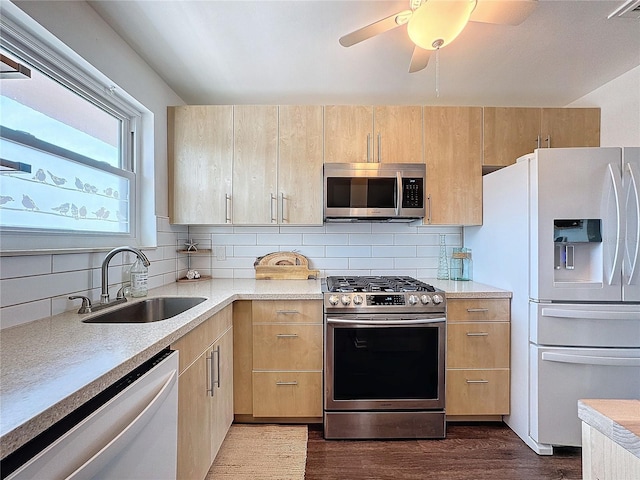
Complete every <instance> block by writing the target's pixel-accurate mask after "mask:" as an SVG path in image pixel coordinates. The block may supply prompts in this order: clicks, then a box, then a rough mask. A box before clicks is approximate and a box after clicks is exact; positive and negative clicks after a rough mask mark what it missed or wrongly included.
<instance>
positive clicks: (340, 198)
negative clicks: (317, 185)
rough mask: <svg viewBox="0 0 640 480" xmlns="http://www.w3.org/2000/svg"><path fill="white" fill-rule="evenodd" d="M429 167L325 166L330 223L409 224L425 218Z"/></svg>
mask: <svg viewBox="0 0 640 480" xmlns="http://www.w3.org/2000/svg"><path fill="white" fill-rule="evenodd" d="M425 181H426V167H425V165H424V164H420V163H326V164H325V165H324V219H325V221H327V222H332V221H334V222H337V221H342V222H355V221H390V222H410V221H413V220H417V219H420V218H423V217H424V216H425V210H426V209H425V201H424V191H425Z"/></svg>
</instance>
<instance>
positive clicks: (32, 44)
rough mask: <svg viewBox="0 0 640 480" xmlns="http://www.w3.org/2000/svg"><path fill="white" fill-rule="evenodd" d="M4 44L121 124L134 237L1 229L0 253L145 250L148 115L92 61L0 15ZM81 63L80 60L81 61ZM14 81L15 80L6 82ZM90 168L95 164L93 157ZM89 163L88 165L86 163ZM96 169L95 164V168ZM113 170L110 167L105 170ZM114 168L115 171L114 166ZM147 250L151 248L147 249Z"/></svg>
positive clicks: (123, 166)
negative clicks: (97, 71) (128, 247)
mask: <svg viewBox="0 0 640 480" xmlns="http://www.w3.org/2000/svg"><path fill="white" fill-rule="evenodd" d="M0 43H1V45H2V47H3V48H4V49H5V50H6V51H7V52H9V53H11V54H12V55H15V56H16V57H18V58H20V59H23V61H25V62H26V63H28V64H30V65H29V66H30V67H31V66H32V67H35V68H36V69H37V70H40V71H41V72H42V73H44V74H45V75H47V76H49V77H51V78H52V79H53V80H55V81H57V82H59V83H61V84H62V85H64V86H65V87H67V88H69V89H70V90H71V91H72V92H74V93H76V94H78V95H80V96H81V97H82V98H84V99H85V100H86V101H89V102H91V103H92V104H94V105H96V106H97V107H99V108H101V109H102V110H104V111H106V112H107V113H109V114H110V115H113V116H114V117H115V118H117V119H118V120H120V121H121V131H120V138H121V148H120V155H121V159H120V170H121V171H124V172H129V173H130V174H131V177H132V178H131V179H130V182H131V189H130V205H131V206H130V212H129V226H130V229H129V233H108V234H105V233H98V232H85V231H76V230H49V229H24V228H11V227H2V226H0V255H11V254H28V253H46V252H57V251H76V250H104V249H107V248H112V247H115V246H119V245H123V244H128V245H135V246H138V247H143V246H145V245H143V244H142V241H141V239H142V228H143V226H142V223H143V219H142V215H141V203H142V202H141V200H142V195H141V193H142V192H141V188H142V182H141V178H142V175H141V174H140V169H141V158H142V157H141V151H142V145H141V142H142V135H138V133H139V132H141V129H142V121H143V115H144V112H143V111H141V109H140V108H139V107H138V106H137V105H135V103H134V102H131V101H128V99H127V98H126V97H128V95H126V93H124V94H123V92H122V91H120V90H119V89H118V87H116V86H115V85H114V84H112V83H110V82H109V81H108V79H106V80H107V81H106V82H105V78H104V76H102V75H101V74H100V75H93V74H92V72H90V70H95V69H94V68H93V67H91V66H90V65H88V63H86V62H84V63H85V65H83V64H82V63H83V61H78V60H74V59H72V58H71V56H70V55H67V54H65V52H64V51H63V50H64V49H63V48H60V47H58V46H56V45H53V44H50V43H49V42H46V43H45V41H44V40H43V39H41V38H39V37H38V36H36V34H35V32H32V31H30V29H29V28H28V27H24V26H20V25H18V24H17V23H15V22H13V21H12V20H11V19H10V18H8V17H7V16H2V17H0ZM80 60H81V59H80ZM100 77H102V78H100ZM1 81H15V80H1ZM87 160H89V162H88V163H87V164H90V159H87ZM83 163H84V162H83ZM93 166H95V165H93ZM100 168H101V169H103V170H105V171H106V172H109V168H104V167H102V166H101V167H100ZM111 168H115V167H111ZM147 246H148V245H147Z"/></svg>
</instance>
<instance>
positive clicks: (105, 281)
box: [100, 246, 151, 305]
mask: <svg viewBox="0 0 640 480" xmlns="http://www.w3.org/2000/svg"><path fill="white" fill-rule="evenodd" d="M120 252H132V253H135V254H136V255H137V256H138V258H139V259H140V260H142V263H143V264H144V266H145V267H148V266H149V265H151V262H149V259H148V258H147V257H146V255H145V254H144V253H142V251H140V250H138V249H137V248H135V247H127V246H124V247H117V248H114V249H113V250H111V251H110V252H109V253H107V256H106V257H104V260H103V261H102V294H101V295H100V303H101V304H103V305H106V304H108V303H109V262H110V261H111V259H112V258H113V256H114V255H115V254H117V253H120ZM122 298H123V299H124V295H123V297H122ZM116 300H121V299H118V298H117V299H116ZM123 301H126V299H124V300H123ZM114 303H115V302H114Z"/></svg>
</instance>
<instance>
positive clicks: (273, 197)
mask: <svg viewBox="0 0 640 480" xmlns="http://www.w3.org/2000/svg"><path fill="white" fill-rule="evenodd" d="M270 195H271V200H270V203H271V204H270V205H269V208H270V210H271V223H278V216H277V215H278V214H277V210H278V199H277V198H276V196H275V195H274V194H273V193H271V194H270ZM273 202H275V203H276V215H275V216H274V215H273Z"/></svg>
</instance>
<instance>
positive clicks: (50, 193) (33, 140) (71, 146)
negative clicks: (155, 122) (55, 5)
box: [0, 21, 141, 250]
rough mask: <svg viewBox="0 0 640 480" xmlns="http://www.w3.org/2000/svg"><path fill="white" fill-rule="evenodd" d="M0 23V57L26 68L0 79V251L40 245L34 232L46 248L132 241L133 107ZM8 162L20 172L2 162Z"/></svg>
mask: <svg viewBox="0 0 640 480" xmlns="http://www.w3.org/2000/svg"><path fill="white" fill-rule="evenodd" d="M2 27H3V31H2V38H1V43H0V54H2V55H3V56H4V57H6V58H9V59H10V60H13V61H16V62H18V63H20V64H23V65H26V66H27V67H28V68H29V69H30V71H31V76H30V77H24V78H2V79H0V158H1V160H2V165H3V166H2V170H1V172H0V233H1V234H2V249H3V250H7V249H8V250H20V249H21V248H20V247H22V248H24V249H29V248H34V247H36V248H47V246H46V245H42V244H39V243H38V238H40V239H44V238H47V239H51V238H55V239H56V241H55V242H53V243H50V242H49V241H48V240H47V245H49V244H50V245H53V247H49V248H60V247H62V248H64V247H67V248H76V247H99V246H109V244H110V243H111V244H123V243H136V242H135V241H134V240H135V237H136V233H137V228H136V222H135V220H136V212H137V209H136V192H137V190H138V182H137V181H136V171H135V168H134V167H135V165H136V152H137V151H138V145H136V135H135V134H136V128H137V126H138V123H139V119H140V116H141V113H140V112H138V111H137V110H136V109H135V108H134V107H133V106H131V105H128V104H127V103H125V102H124V101H123V100H122V99H121V98H117V97H116V96H114V95H112V93H113V92H112V91H111V89H110V88H109V87H106V88H105V86H104V85H103V84H100V83H98V82H97V81H95V80H93V79H92V78H90V77H89V76H88V75H86V74H85V73H84V72H81V70H79V69H78V68H76V67H75V66H74V65H72V64H70V63H69V62H67V61H65V59H64V58H63V57H62V56H61V55H58V54H56V53H55V52H53V51H51V49H50V48H49V47H46V46H44V45H42V44H38V43H37V42H36V41H34V39H33V38H28V37H27V36H26V34H24V32H20V31H18V30H17V29H14V28H11V27H10V26H9V27H8V26H7V25H6V24H5V23H4V21H3V25H2ZM16 164H19V165H21V166H23V167H25V168H24V169H25V170H28V171H27V172H25V171H16V170H13V169H11V168H7V167H6V166H7V165H11V166H15V165H16ZM29 170H30V171H29ZM7 237H8V239H9V240H11V239H12V238H13V239H14V241H13V242H11V241H7ZM65 238H66V239H68V240H71V241H70V242H65V240H64V239H65ZM20 239H28V241H27V242H26V244H25V243H23V242H21V241H20ZM108 239H112V241H111V242H110V241H109V240H108ZM96 240H98V241H97V242H96ZM102 244H104V245H102ZM7 247H8V248H7ZM16 247H17V248H16Z"/></svg>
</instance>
